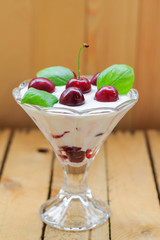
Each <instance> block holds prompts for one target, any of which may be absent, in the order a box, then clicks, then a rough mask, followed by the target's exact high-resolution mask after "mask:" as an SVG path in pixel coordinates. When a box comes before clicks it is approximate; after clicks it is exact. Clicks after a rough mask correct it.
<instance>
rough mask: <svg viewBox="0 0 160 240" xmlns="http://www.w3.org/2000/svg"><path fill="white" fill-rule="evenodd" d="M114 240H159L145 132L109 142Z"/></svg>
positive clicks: (121, 135) (159, 223) (119, 134)
mask: <svg viewBox="0 0 160 240" xmlns="http://www.w3.org/2000/svg"><path fill="white" fill-rule="evenodd" d="M106 154H107V162H108V173H109V199H110V207H111V239H112V240H119V239H129V240H135V239H139V240H145V239H146V240H148V239H154V240H158V239H160V228H159V226H160V209H159V202H158V198H157V192H156V187H155V184H154V179H153V175H152V169H151V165H150V161H149V156H148V151H147V147H146V140H145V136H144V134H143V132H141V131H138V132H136V133H135V134H134V135H132V134H131V133H129V132H126V133H122V132H117V133H116V134H115V135H111V136H110V137H109V138H108V141H107V149H106Z"/></svg>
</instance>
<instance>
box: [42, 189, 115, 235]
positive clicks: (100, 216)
mask: <svg viewBox="0 0 160 240" xmlns="http://www.w3.org/2000/svg"><path fill="white" fill-rule="evenodd" d="M40 216H41V219H42V221H43V222H45V223H46V224H48V225H50V226H52V227H55V228H58V229H61V230H67V231H83V230H87V229H91V228H94V227H96V226H98V225H100V224H102V223H104V222H105V221H106V220H107V219H108V218H109V216H110V212H109V207H108V205H107V203H106V202H103V201H101V200H99V199H97V198H94V197H93V196H92V194H91V191H90V189H88V190H87V191H86V192H84V193H79V194H71V193H68V192H65V191H64V190H63V189H61V190H60V192H59V194H58V195H57V196H56V197H55V198H53V199H51V200H48V201H47V202H46V203H44V204H43V205H42V206H41V208H40Z"/></svg>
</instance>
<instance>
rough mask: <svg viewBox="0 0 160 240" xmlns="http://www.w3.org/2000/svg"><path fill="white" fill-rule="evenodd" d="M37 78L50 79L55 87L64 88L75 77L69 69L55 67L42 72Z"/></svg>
mask: <svg viewBox="0 0 160 240" xmlns="http://www.w3.org/2000/svg"><path fill="white" fill-rule="evenodd" d="M37 77H44V78H48V79H50V80H51V81H52V82H53V83H54V84H55V86H63V85H66V83H67V82H68V80H69V79H71V78H73V77H74V74H73V72H72V71H71V70H70V69H69V68H66V67H61V66H55V67H49V68H44V69H42V70H40V71H39V72H38V73H37Z"/></svg>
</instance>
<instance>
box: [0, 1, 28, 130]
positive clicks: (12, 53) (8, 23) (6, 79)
mask: <svg viewBox="0 0 160 240" xmlns="http://www.w3.org/2000/svg"><path fill="white" fill-rule="evenodd" d="M31 25H32V6H31V1H21V0H16V1H13V0H6V1H4V2H3V3H1V7H0V32H1V38H0V55H1V57H0V66H1V88H0V109H1V114H0V126H1V127H9V126H10V127H14V126H18V127H22V126H24V123H26V125H27V124H29V123H30V125H31V120H30V119H29V118H27V116H26V114H25V113H24V112H23V111H22V110H21V109H20V108H19V106H18V105H17V104H16V103H15V101H14V100H13V97H12V92H11V91H12V89H13V88H14V87H16V86H18V85H19V83H20V82H22V81H23V80H25V79H27V78H29V77H30V73H31V72H30V70H31ZM15 112H16V114H15ZM19 117H20V119H19ZM17 123H18V124H17Z"/></svg>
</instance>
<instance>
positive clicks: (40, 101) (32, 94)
mask: <svg viewBox="0 0 160 240" xmlns="http://www.w3.org/2000/svg"><path fill="white" fill-rule="evenodd" d="M57 102H58V99H57V98H56V97H55V96H54V95H52V94H51V93H48V92H45V91H42V90H37V89H35V88H29V89H28V91H27V92H26V93H25V95H24V97H23V98H22V100H21V104H23V103H28V104H33V105H39V106H42V107H53V105H54V104H55V103H57Z"/></svg>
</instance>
